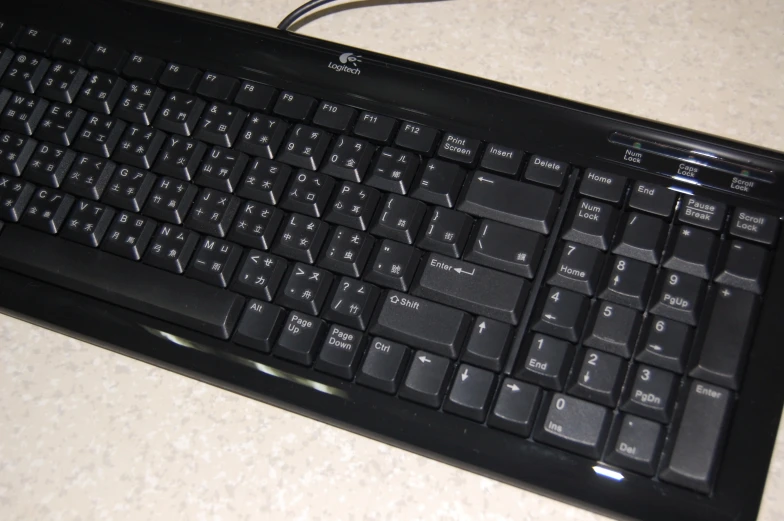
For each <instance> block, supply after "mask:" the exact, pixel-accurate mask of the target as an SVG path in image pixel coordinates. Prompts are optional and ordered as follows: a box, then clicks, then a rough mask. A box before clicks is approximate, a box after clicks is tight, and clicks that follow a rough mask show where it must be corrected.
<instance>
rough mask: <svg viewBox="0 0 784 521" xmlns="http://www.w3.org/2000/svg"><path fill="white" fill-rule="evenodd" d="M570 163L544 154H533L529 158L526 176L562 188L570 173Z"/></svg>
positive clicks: (537, 181)
mask: <svg viewBox="0 0 784 521" xmlns="http://www.w3.org/2000/svg"><path fill="white" fill-rule="evenodd" d="M568 170H569V163H567V162H565V161H556V160H555V159H548V158H546V157H542V156H533V157H531V159H529V160H528V166H527V167H526V169H525V175H524V177H525V178H526V179H527V180H529V181H533V182H534V183H540V184H543V185H547V186H552V187H553V188H556V189H558V190H561V189H562V188H563V186H564V182H565V181H566V176H567V175H568V173H569V172H568Z"/></svg>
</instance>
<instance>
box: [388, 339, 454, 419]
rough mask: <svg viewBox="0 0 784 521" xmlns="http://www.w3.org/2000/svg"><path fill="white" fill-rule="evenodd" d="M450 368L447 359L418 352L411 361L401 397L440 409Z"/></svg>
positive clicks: (401, 390)
mask: <svg viewBox="0 0 784 521" xmlns="http://www.w3.org/2000/svg"><path fill="white" fill-rule="evenodd" d="M450 366H451V364H450V363H449V360H448V359H447V358H444V357H441V356H435V355H431V354H429V353H427V352H425V351H417V352H416V353H414V356H413V358H412V359H411V366H410V367H409V369H408V375H407V376H406V378H405V380H404V381H403V387H401V389H400V397H401V398H405V399H407V400H411V401H413V402H417V403H421V404H423V405H427V406H428V407H433V408H438V407H439V406H440V405H441V401H442V400H443V399H444V393H445V392H446V386H447V384H448V383H449V380H448V378H449V373H450V372H451V367H450ZM453 391H454V388H453Z"/></svg>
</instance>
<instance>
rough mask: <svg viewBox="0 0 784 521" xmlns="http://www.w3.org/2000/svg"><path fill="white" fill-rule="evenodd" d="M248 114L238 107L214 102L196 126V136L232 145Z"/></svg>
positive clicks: (212, 141) (225, 145)
mask: <svg viewBox="0 0 784 521" xmlns="http://www.w3.org/2000/svg"><path fill="white" fill-rule="evenodd" d="M247 115H248V113H247V112H245V111H244V110H242V109H239V108H237V107H232V106H231V105H225V104H223V103H213V104H212V105H210V106H209V107H208V108H207V110H205V111H204V114H203V115H202V117H201V121H200V122H199V124H198V126H197V127H196V137H197V138H198V139H201V140H202V141H206V142H208V143H212V144H213V145H221V146H224V147H231V145H232V144H233V143H234V140H235V139H236V138H237V135H238V134H239V133H240V128H242V122H243V121H245V116H247Z"/></svg>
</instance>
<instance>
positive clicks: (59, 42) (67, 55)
mask: <svg viewBox="0 0 784 521" xmlns="http://www.w3.org/2000/svg"><path fill="white" fill-rule="evenodd" d="M92 49H93V44H92V43H90V42H88V41H87V40H82V39H81V38H74V37H72V36H60V37H58V38H57V39H56V40H55V43H54V47H52V58H54V59H56V60H64V61H67V62H73V63H82V64H83V63H84V62H85V61H87V56H88V55H89V53H90V52H91V51H92Z"/></svg>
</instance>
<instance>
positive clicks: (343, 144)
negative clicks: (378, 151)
mask: <svg viewBox="0 0 784 521" xmlns="http://www.w3.org/2000/svg"><path fill="white" fill-rule="evenodd" d="M373 150H374V147H373V146H371V145H370V144H369V143H368V142H367V141H362V140H361V139H356V138H352V137H346V136H340V137H339V138H338V140H337V141H336V142H335V144H334V145H332V150H331V152H330V153H329V155H328V158H329V159H327V163H326V164H325V165H324V166H323V167H322V168H321V171H322V172H324V173H325V174H329V175H332V176H335V177H338V178H340V179H345V180H346V181H355V182H357V183H361V182H362V178H363V177H365V171H366V170H367V168H368V166H369V165H370V159H371V158H372V157H373Z"/></svg>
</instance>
